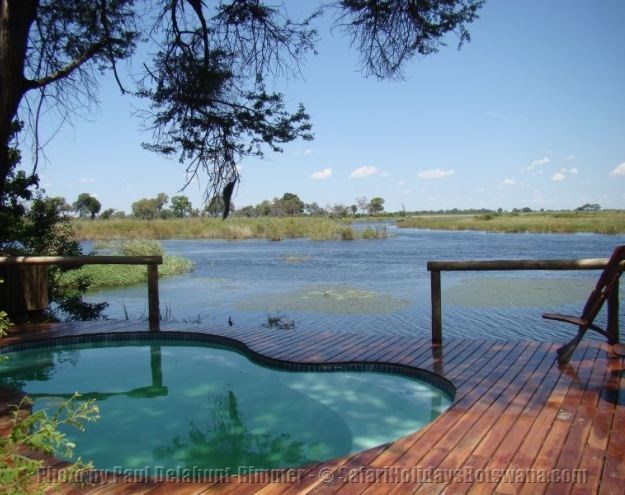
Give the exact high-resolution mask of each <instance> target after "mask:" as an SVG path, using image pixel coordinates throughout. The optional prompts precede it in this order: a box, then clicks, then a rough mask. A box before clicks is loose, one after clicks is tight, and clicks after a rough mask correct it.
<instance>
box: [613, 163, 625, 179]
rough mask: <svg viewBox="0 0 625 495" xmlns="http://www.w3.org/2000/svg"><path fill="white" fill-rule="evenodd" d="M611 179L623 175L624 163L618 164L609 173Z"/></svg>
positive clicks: (624, 170) (624, 173)
mask: <svg viewBox="0 0 625 495" xmlns="http://www.w3.org/2000/svg"><path fill="white" fill-rule="evenodd" d="M610 175H611V176H612V177H616V176H617V175H625V162H623V163H621V164H619V165H618V166H617V167H616V168H615V169H614V170H612V172H610Z"/></svg>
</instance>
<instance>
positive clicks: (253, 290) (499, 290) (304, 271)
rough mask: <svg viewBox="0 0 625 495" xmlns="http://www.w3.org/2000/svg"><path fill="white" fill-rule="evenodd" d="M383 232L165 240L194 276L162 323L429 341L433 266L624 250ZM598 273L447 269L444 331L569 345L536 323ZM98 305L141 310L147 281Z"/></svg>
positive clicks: (184, 280)
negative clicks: (358, 236) (369, 236)
mask: <svg viewBox="0 0 625 495" xmlns="http://www.w3.org/2000/svg"><path fill="white" fill-rule="evenodd" d="M389 232H390V233H391V234H392V237H391V238H389V239H384V240H374V241H367V240H358V241H310V240H306V239H291V240H285V241H281V242H272V241H265V240H250V241H234V242H232V241H209V240H169V241H163V245H164V247H165V249H166V250H167V252H169V253H171V254H179V255H183V256H186V257H188V258H190V259H191V260H192V261H193V262H194V263H195V266H196V268H195V270H194V271H193V272H192V273H189V274H185V275H182V276H178V277H173V278H169V279H164V280H161V282H160V290H161V308H162V309H161V311H162V312H164V313H165V314H166V317H167V318H169V319H174V320H179V321H199V322H201V323H202V324H204V325H206V326H209V327H210V326H215V327H224V326H225V325H227V322H228V318H229V317H231V318H232V321H233V322H234V325H235V326H246V327H248V326H257V327H258V326H262V325H266V324H267V323H268V319H269V318H281V321H282V322H287V324H288V325H289V326H290V324H293V325H294V328H293V329H291V330H285V331H295V332H311V331H350V332H358V333H363V332H367V333H372V332H373V333H378V334H393V335H419V336H427V335H429V331H430V292H429V291H430V282H429V273H428V272H427V270H426V263H427V261H429V260H468V259H474V260H480V259H562V258H587V257H591V258H593V257H607V256H609V254H610V253H611V252H612V250H613V249H614V247H615V246H616V245H618V244H624V243H625V236H623V235H619V236H606V235H596V234H491V233H484V232H449V231H426V230H417V229H397V228H395V227H393V226H389ZM87 247H88V246H87ZM597 276H598V272H595V271H589V272H568V271H567V272H540V271H531V272H529V271H528V272H483V273H476V272H457V273H443V275H442V281H443V325H444V329H443V331H444V335H446V336H464V337H474V338H482V339H484V338H485V339H537V340H546V341H554V340H556V341H557V340H565V339H568V338H569V337H570V335H571V334H572V332H573V331H574V328H572V327H571V326H570V325H566V324H559V323H555V322H547V321H543V320H542V319H541V318H540V315H541V313H542V312H544V311H555V312H572V313H579V312H580V310H581V306H582V305H583V303H584V301H585V299H586V297H587V295H588V293H589V291H590V289H591V288H592V286H593V284H594V282H595V280H596V277H597ZM624 293H625V290H624V291H621V298H623V294H624ZM93 299H94V300H106V301H109V302H110V303H111V304H110V307H109V308H108V311H107V314H108V316H109V317H111V318H124V317H125V315H126V313H127V314H128V316H129V317H130V318H131V319H134V318H139V317H145V314H147V297H146V287H145V285H139V286H133V287H129V288H124V289H117V290H105V291H99V292H97V293H96V294H94V295H93ZM621 308H625V303H622V304H621ZM623 317H625V315H624V316H623Z"/></svg>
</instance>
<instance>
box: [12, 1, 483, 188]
mask: <svg viewBox="0 0 625 495" xmlns="http://www.w3.org/2000/svg"><path fill="white" fill-rule="evenodd" d="M484 1H485V0H446V1H445V2H422V1H418V0H341V1H340V2H338V3H337V7H338V8H337V9H329V8H328V9H321V10H318V11H316V12H314V13H313V14H311V16H310V17H308V18H307V19H305V20H304V21H302V22H294V21H293V20H291V19H290V18H289V16H288V13H287V11H286V7H270V6H268V5H266V4H265V3H263V2H262V1H259V0H230V1H226V0H224V1H223V2H210V3H209V2H202V1H200V0H154V1H153V2H148V3H146V4H145V5H147V7H146V8H147V10H146V8H142V7H140V6H139V5H135V3H137V4H138V3H139V2H135V1H134V0H99V1H94V0H0V198H2V197H3V196H4V194H5V193H6V187H7V181H8V179H9V175H10V172H11V169H10V165H9V164H10V160H9V141H10V136H11V132H12V131H11V126H12V125H13V123H14V122H15V121H16V120H17V118H18V116H19V117H21V118H27V119H28V123H29V127H28V128H29V130H30V131H31V133H32V134H34V138H33V140H32V141H33V143H34V147H35V149H36V150H37V148H38V147H39V140H38V139H37V137H36V134H37V129H38V117H39V115H41V114H46V113H49V112H46V110H48V109H49V108H50V107H53V106H54V107H55V108H56V110H58V111H59V113H60V114H61V121H63V120H65V119H66V118H67V117H69V116H71V115H72V114H73V113H75V112H77V111H79V110H80V109H81V108H83V107H84V106H85V105H88V104H89V103H92V102H93V101H95V100H96V94H95V89H94V88H95V87H96V86H97V84H96V83H97V81H98V78H99V77H101V75H102V74H103V73H104V72H105V71H111V72H112V73H113V75H114V77H115V78H116V80H117V82H118V84H119V87H120V90H121V91H122V93H125V92H129V91H131V89H129V88H130V86H129V85H132V91H133V92H134V94H135V95H137V96H139V97H142V98H144V99H146V101H147V104H146V108H145V109H144V111H143V112H142V115H143V118H145V121H146V125H147V127H148V128H149V129H151V130H152V133H153V135H152V140H151V141H150V142H149V143H145V147H146V148H147V149H149V150H152V151H154V152H157V153H160V154H163V155H166V156H174V155H175V156H178V158H179V160H180V161H181V162H182V163H183V164H184V166H185V167H186V170H187V178H188V181H189V182H191V181H192V180H194V179H195V178H196V177H197V175H198V174H199V173H200V172H202V171H203V172H204V173H205V174H206V175H207V176H208V179H209V187H208V189H207V194H212V195H216V194H217V193H218V192H220V191H221V190H223V189H224V187H225V186H226V185H228V184H232V183H233V182H236V180H237V179H238V177H239V172H238V169H237V166H236V165H237V163H238V162H239V161H241V159H243V158H244V157H246V156H250V155H259V156H262V155H263V153H264V152H265V150H266V149H270V150H272V151H281V148H280V146H281V145H282V144H283V143H287V142H290V141H293V140H295V139H299V138H303V139H312V134H311V124H310V122H309V116H308V115H307V114H306V112H305V110H304V107H303V106H302V105H299V106H298V107H297V108H296V109H295V110H293V111H288V110H287V109H286V107H285V103H284V97H283V95H282V94H280V93H277V92H271V91H268V90H267V84H266V81H267V80H268V79H269V80H274V79H275V76H278V75H283V74H293V73H295V74H297V73H298V70H299V66H300V64H301V63H302V61H303V60H304V57H305V56H306V55H307V53H309V52H310V51H311V50H314V46H315V42H316V35H317V33H316V31H315V29H314V28H313V27H312V22H313V21H314V19H315V18H316V17H317V16H318V15H320V14H321V13H322V12H327V11H330V12H338V19H337V22H336V23H337V25H339V26H340V27H342V28H343V29H344V31H345V32H346V33H347V34H348V35H349V36H350V37H351V41H352V45H354V46H356V47H357V48H358V49H359V50H360V53H361V64H362V68H363V71H364V72H365V73H366V74H370V75H374V76H375V77H380V78H388V77H400V76H401V70H402V67H403V66H404V65H405V63H406V61H407V60H409V59H410V58H412V57H414V56H416V55H427V54H430V53H433V52H436V51H437V50H438V49H439V48H440V47H441V46H443V45H444V41H443V40H444V39H445V36H446V35H447V34H448V33H450V32H451V33H456V34H457V35H458V37H459V44H460V45H462V43H464V42H465V41H467V40H468V39H469V34H468V31H467V28H466V26H467V24H469V23H471V22H473V21H474V20H475V19H476V18H477V11H478V10H479V8H480V7H481V6H482V4H483V3H484ZM142 5H143V4H142ZM211 9H212V10H211ZM143 39H145V40H147V42H148V43H150V46H149V49H147V50H145V51H143V50H142V53H144V52H148V51H149V52H151V53H152V54H153V56H152V58H151V59H150V60H142V61H141V62H142V63H141V64H137V66H140V67H142V68H143V69H144V71H143V73H142V74H141V75H140V76H138V77H137V78H135V79H134V80H132V81H131V82H130V83H128V84H126V83H122V80H124V78H123V77H122V76H121V75H120V73H119V71H118V65H119V62H120V61H122V60H124V59H128V58H129V57H131V56H132V55H133V54H134V53H135V51H136V48H137V44H138V42H139V41H140V40H143ZM131 79H132V77H131ZM35 167H36V163H35Z"/></svg>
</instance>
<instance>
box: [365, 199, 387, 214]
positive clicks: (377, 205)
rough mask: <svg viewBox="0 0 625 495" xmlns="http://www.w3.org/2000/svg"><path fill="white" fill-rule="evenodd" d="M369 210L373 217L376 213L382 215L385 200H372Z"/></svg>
mask: <svg viewBox="0 0 625 495" xmlns="http://www.w3.org/2000/svg"><path fill="white" fill-rule="evenodd" d="M367 209H368V210H369V214H371V215H375V214H376V213H382V212H383V211H384V199H383V198H380V197H375V198H371V201H369V205H368V206H367Z"/></svg>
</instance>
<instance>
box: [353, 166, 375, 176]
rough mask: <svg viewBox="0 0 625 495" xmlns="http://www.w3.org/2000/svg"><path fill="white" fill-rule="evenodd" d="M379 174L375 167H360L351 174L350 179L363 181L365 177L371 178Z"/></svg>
mask: <svg viewBox="0 0 625 495" xmlns="http://www.w3.org/2000/svg"><path fill="white" fill-rule="evenodd" d="M377 173H378V169H377V168H375V167H360V168H357V169H355V170H352V173H351V174H349V178H350V179H362V178H363V177H370V176H371V175H375V174H377Z"/></svg>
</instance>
